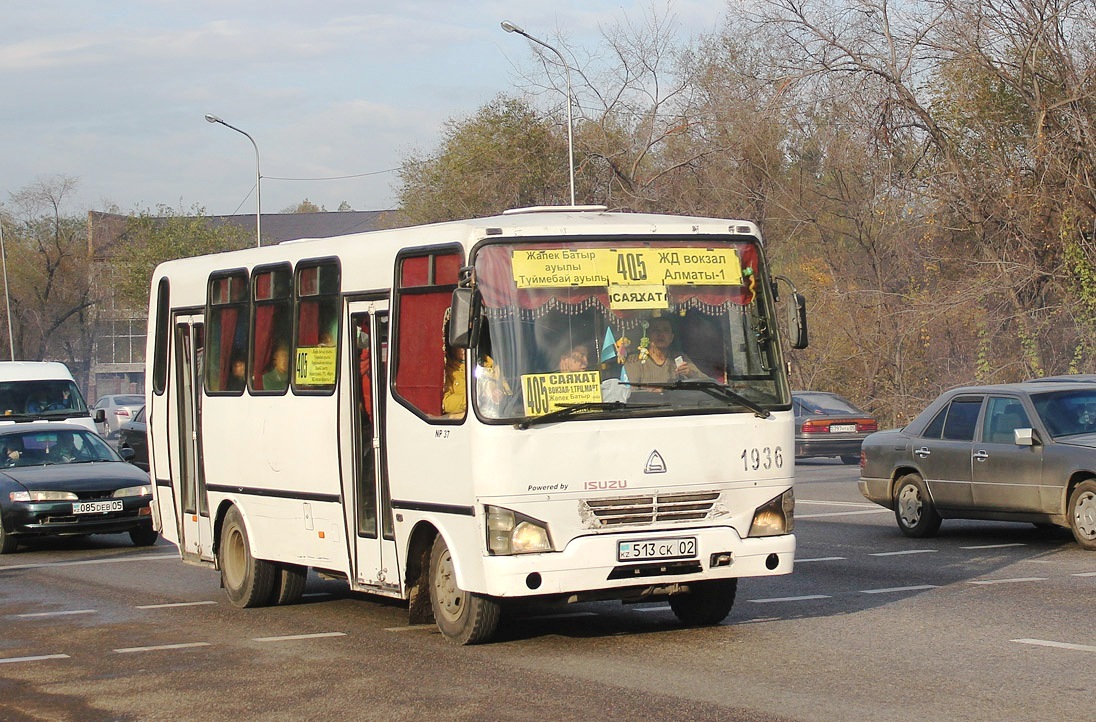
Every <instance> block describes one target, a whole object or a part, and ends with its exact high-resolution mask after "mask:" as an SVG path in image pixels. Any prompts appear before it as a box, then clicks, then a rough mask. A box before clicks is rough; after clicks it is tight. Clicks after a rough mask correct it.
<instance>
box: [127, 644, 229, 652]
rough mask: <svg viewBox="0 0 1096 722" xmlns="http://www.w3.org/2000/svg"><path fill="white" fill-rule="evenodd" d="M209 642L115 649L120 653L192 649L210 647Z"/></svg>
mask: <svg viewBox="0 0 1096 722" xmlns="http://www.w3.org/2000/svg"><path fill="white" fill-rule="evenodd" d="M208 646H210V644H209V642H185V643H182V644H157V645H155V646H151V647H123V648H122V649H116V650H114V651H115V652H117V653H118V654H132V653H133V652H161V651H164V650H168V649H190V648H192V647H208Z"/></svg>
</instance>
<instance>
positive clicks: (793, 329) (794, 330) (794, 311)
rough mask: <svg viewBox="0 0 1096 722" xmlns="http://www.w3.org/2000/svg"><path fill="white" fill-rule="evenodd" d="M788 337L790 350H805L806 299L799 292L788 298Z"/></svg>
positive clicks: (794, 292)
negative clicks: (790, 344)
mask: <svg viewBox="0 0 1096 722" xmlns="http://www.w3.org/2000/svg"><path fill="white" fill-rule="evenodd" d="M788 336H789V337H790V338H791V342H792V348H807V299H805V298H803V294H802V293H800V292H799V291H792V294H791V296H790V297H789V298H788Z"/></svg>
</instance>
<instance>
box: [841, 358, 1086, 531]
mask: <svg viewBox="0 0 1096 722" xmlns="http://www.w3.org/2000/svg"><path fill="white" fill-rule="evenodd" d="M862 448H863V460H862V462H861V469H860V491H861V493H863V495H864V496H865V497H866V498H868V499H869V500H871V501H874V502H875V503H877V504H881V505H882V506H885V507H887V508H889V509H892V510H893V511H894V517H895V519H896V521H897V522H898V528H899V529H900V530H901V531H902V533H903V534H905V535H906V536H909V537H929V536H933V535H934V534H936V532H937V531H938V530H939V529H940V521H941V519H949V518H952V519H994V520H999V521H1018V522H1029V523H1034V524H1037V525H1044V524H1053V525H1057V526H1063V527H1068V528H1069V529H1071V530H1072V531H1073V536H1074V538H1076V540H1077V543H1078V544H1080V545H1081V546H1082V547H1083V548H1085V549H1091V550H1096V385H1094V384H1093V383H1091V382H1084V381H1069V380H1065V381H1058V380H1056V381H1038V382H1025V383H1020V384H1002V385H999V386H967V387H962V388H956V389H951V390H950V391H947V392H945V393H944V394H942V395H941V396H940V397H939V398H937V399H936V401H934V402H933V403H932V404H931V405H929V407H928V408H927V409H925V410H924V411H923V412H921V414H920V415H919V416H918V417H917V418H916V419H914V420H913V421H912V422H911V423H910V424H909V425H908V426H906V427H905V428H903V429H893V430H890V431H879V432H876V433H874V434H872V435H870V436H868V438H867V439H865V440H864V444H863V447H862Z"/></svg>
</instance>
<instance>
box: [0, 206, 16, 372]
mask: <svg viewBox="0 0 1096 722" xmlns="http://www.w3.org/2000/svg"><path fill="white" fill-rule="evenodd" d="M0 258H2V259H3V263H4V308H6V309H7V312H8V347H9V350H10V351H11V360H12V361H14V360H15V337H14V335H13V333H12V329H11V297H10V296H9V295H8V252H7V249H5V248H4V220H3V218H0Z"/></svg>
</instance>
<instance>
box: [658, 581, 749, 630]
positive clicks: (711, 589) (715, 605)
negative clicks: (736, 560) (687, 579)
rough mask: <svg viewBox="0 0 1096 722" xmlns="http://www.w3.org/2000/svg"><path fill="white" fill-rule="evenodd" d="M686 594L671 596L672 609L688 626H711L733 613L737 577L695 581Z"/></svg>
mask: <svg viewBox="0 0 1096 722" xmlns="http://www.w3.org/2000/svg"><path fill="white" fill-rule="evenodd" d="M689 586H690V587H691V591H690V592H688V593H686V594H674V595H671V596H670V609H672V610H673V612H674V615H675V616H677V618H678V620H679V621H680V622H681V623H682V624H684V625H685V626H687V627H711V626H714V625H716V624H719V623H720V622H722V621H723V620H724V619H726V618H727V615H728V614H730V613H731V608H732V607H733V606H734V598H735V595H736V594H737V593H738V580H737V579H713V580H711V581H707V582H694V583H692V584H690V585H689Z"/></svg>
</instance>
